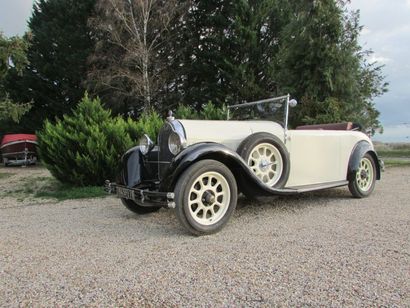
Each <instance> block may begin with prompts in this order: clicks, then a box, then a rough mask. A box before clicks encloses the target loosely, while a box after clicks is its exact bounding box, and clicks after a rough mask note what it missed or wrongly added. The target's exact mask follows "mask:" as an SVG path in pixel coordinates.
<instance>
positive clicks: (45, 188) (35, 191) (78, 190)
mask: <svg viewBox="0 0 410 308" xmlns="http://www.w3.org/2000/svg"><path fill="white" fill-rule="evenodd" d="M0 195H3V196H4V195H10V196H13V197H15V198H17V199H18V200H20V201H21V200H24V199H27V198H42V199H57V200H58V201H63V200H69V199H85V198H98V197H105V196H107V193H106V192H105V191H104V189H103V187H102V186H91V187H75V186H71V185H67V184H62V183H60V182H59V181H57V180H56V179H54V178H52V177H32V176H31V177H27V178H25V179H24V180H23V181H22V182H21V183H20V185H19V186H18V187H13V188H10V189H8V190H6V191H5V192H3V193H2V194H0Z"/></svg>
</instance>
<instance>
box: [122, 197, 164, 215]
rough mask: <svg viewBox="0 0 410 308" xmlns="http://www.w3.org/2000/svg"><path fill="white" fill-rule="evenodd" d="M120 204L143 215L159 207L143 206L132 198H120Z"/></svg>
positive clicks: (155, 210) (157, 209)
mask: <svg viewBox="0 0 410 308" xmlns="http://www.w3.org/2000/svg"><path fill="white" fill-rule="evenodd" d="M121 202H122V204H124V206H125V207H126V208H127V209H129V210H130V211H132V212H134V213H137V214H140V215H143V214H149V213H153V212H157V211H159V209H160V207H145V206H141V205H138V204H137V203H135V202H134V201H132V200H129V199H124V198H121Z"/></svg>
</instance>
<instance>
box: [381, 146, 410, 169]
mask: <svg viewBox="0 0 410 308" xmlns="http://www.w3.org/2000/svg"><path fill="white" fill-rule="evenodd" d="M374 146H375V148H376V151H377V154H378V155H379V156H380V158H382V159H383V160H384V162H385V164H386V165H387V166H403V165H410V143H381V142H375V143H374Z"/></svg>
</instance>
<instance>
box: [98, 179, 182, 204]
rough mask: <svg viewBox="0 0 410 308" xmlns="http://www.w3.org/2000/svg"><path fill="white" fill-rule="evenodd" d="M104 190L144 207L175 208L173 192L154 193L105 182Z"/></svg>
mask: <svg viewBox="0 0 410 308" xmlns="http://www.w3.org/2000/svg"><path fill="white" fill-rule="evenodd" d="M104 189H105V191H106V192H108V193H110V194H115V195H117V197H118V198H123V199H128V200H132V201H134V202H135V203H137V204H138V205H139V206H142V207H159V206H161V207H165V208H172V209H173V208H175V201H174V198H175V195H174V193H173V192H160V191H152V190H149V189H142V188H129V187H127V186H124V185H119V184H116V183H111V182H110V181H108V180H107V181H105V184H104Z"/></svg>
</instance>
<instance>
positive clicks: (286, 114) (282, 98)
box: [226, 94, 290, 131]
mask: <svg viewBox="0 0 410 308" xmlns="http://www.w3.org/2000/svg"><path fill="white" fill-rule="evenodd" d="M280 101H284V102H285V104H284V107H285V112H284V119H283V123H284V129H285V131H287V129H288V118H289V101H290V94H288V95H284V96H278V97H271V98H266V99H261V100H258V101H254V102H248V103H243V104H236V105H230V106H228V112H227V118H226V119H227V120H228V121H229V120H230V119H229V117H230V112H229V111H230V109H233V108H242V107H249V106H254V105H260V104H266V103H272V102H280Z"/></svg>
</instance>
